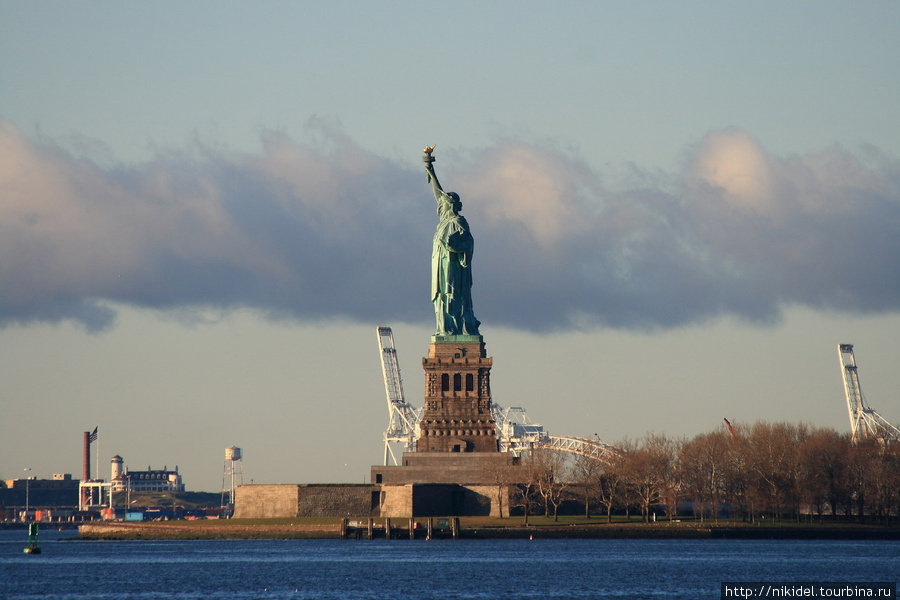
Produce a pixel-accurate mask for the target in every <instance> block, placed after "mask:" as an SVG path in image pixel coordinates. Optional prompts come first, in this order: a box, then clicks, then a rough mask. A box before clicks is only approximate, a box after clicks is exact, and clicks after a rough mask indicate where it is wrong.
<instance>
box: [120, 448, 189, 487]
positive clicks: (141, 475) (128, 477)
mask: <svg viewBox="0 0 900 600" xmlns="http://www.w3.org/2000/svg"><path fill="white" fill-rule="evenodd" d="M110 462H111V463H112V473H111V475H112V476H111V478H110V481H111V482H112V491H114V492H124V491H128V490H130V491H132V492H183V491H184V482H183V481H182V480H181V475H179V474H178V466H177V465H176V466H175V470H174V471H169V470H168V468H167V467H163V468H162V469H151V468H150V467H149V466H148V467H147V470H146V471H130V470H129V469H128V467H127V466H125V461H124V460H123V459H122V457H121V456H119V455H118V454H117V455H115V456H113V457H112V460H111V461H110Z"/></svg>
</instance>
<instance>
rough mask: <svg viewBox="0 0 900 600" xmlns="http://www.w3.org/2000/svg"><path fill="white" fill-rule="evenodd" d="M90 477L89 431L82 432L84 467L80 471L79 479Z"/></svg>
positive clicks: (86, 479)
mask: <svg viewBox="0 0 900 600" xmlns="http://www.w3.org/2000/svg"><path fill="white" fill-rule="evenodd" d="M90 478H91V432H90V431H85V432H84V469H83V470H82V472H81V480H82V481H88V480H90Z"/></svg>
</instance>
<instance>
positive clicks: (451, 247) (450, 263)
mask: <svg viewBox="0 0 900 600" xmlns="http://www.w3.org/2000/svg"><path fill="white" fill-rule="evenodd" d="M433 151H434V146H431V147H428V148H425V156H424V157H423V158H422V161H423V162H424V163H425V172H426V173H427V179H428V182H429V183H431V186H432V188H433V189H434V199H435V200H436V201H437V213H438V216H439V217H440V222H439V223H438V226H437V229H436V230H435V232H434V246H433V247H432V251H431V301H432V302H434V314H435V318H436V321H437V332H436V333H435V336H436V337H443V336H457V337H458V336H478V335H480V334H479V333H478V326H479V325H481V323H480V322H479V321H478V319H476V318H475V313H474V311H473V310H472V252H473V250H474V248H475V240H474V239H473V238H472V232H471V231H470V230H469V223H468V222H466V219H465V217H463V216H462V215H460V214H459V211H460V210H461V209H462V202H460V201H459V196H458V195H457V194H455V193H454V192H449V193H448V192H445V191H444V190H443V188H441V184H440V183H439V182H438V178H437V175H435V174H434V157H433V156H431V153H432V152H433Z"/></svg>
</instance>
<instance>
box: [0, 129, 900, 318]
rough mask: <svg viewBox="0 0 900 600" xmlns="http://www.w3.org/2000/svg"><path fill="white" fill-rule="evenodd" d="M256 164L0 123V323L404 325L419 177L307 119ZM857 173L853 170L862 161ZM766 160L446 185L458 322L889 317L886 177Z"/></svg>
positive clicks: (741, 142)
mask: <svg viewBox="0 0 900 600" xmlns="http://www.w3.org/2000/svg"><path fill="white" fill-rule="evenodd" d="M310 137H311V138H312V140H313V141H311V142H306V143H299V142H296V141H294V140H292V139H289V138H288V137H286V136H284V135H280V134H267V136H266V137H265V139H264V151H263V152H262V153H261V154H259V155H253V156H236V157H235V156H228V155H225V154H223V153H221V152H216V151H211V150H208V149H207V150H204V151H203V152H201V153H195V154H187V153H184V154H179V155H172V154H165V153H160V154H159V155H158V156H157V158H156V159H155V160H153V161H152V162H149V163H145V164H138V165H128V166H113V167H103V166H100V165H99V164H96V163H94V162H92V161H90V160H88V159H85V158H78V157H74V156H72V155H70V154H68V153H66V152H64V151H62V150H61V149H60V148H59V147H57V146H56V145H54V144H53V143H52V142H48V141H46V140H41V141H34V140H30V139H28V138H26V137H25V136H23V135H22V133H21V132H20V131H19V130H18V128H17V127H16V126H15V125H13V124H11V123H8V122H6V123H2V125H0V164H2V165H4V166H3V169H2V170H0V234H2V235H0V324H5V323H12V322H16V323H29V322H37V321H59V320H66V319H70V320H75V321H78V322H81V323H82V324H84V325H85V326H86V327H87V328H89V329H92V330H102V329H103V328H104V327H108V326H110V325H111V324H112V323H113V322H114V319H115V313H114V312H113V311H112V310H111V309H109V308H108V306H109V305H110V303H124V304H130V305H134V306H138V307H150V308H156V309H160V310H180V311H185V310H187V311H192V310H195V311H201V310H204V309H211V310H214V311H227V310H230V309H233V308H236V307H249V308H253V309H257V310H259V311H261V312H263V313H265V314H270V315H277V316H280V317H284V316H290V317H293V318H297V319H301V320H306V321H316V320H321V319H348V320H352V321H358V322H368V323H373V322H376V321H378V322H380V321H382V320H385V319H390V320H392V321H394V322H397V321H407V322H425V321H427V320H428V319H430V315H431V311H430V307H429V306H428V299H427V286H428V283H427V282H428V277H429V275H428V261H429V257H430V243H431V234H432V231H433V228H434V225H435V220H436V217H435V216H434V206H433V200H432V199H431V193H430V189H429V187H428V186H427V184H426V183H425V182H424V177H423V174H422V173H421V172H420V171H419V168H420V167H419V165H400V164H396V163H393V162H391V161H388V160H386V159H383V158H380V157H378V156H376V155H373V154H372V153H369V152H366V151H364V150H362V149H361V148H359V147H358V146H357V145H355V144H354V143H353V142H352V140H350V139H349V137H348V136H346V135H345V134H344V133H343V132H341V131H340V130H339V128H335V127H334V126H332V125H330V124H327V123H325V124H323V123H321V122H314V123H313V124H312V129H311V132H310ZM867 158H870V157H867ZM877 159H878V160H877V161H872V160H869V161H868V162H870V163H874V164H875V166H867V163H864V162H863V161H862V160H861V159H859V158H857V157H855V156H854V155H852V154H850V153H849V152H846V151H845V150H842V149H839V148H834V149H831V150H829V151H827V152H823V153H820V154H815V155H808V156H801V157H791V158H788V159H781V158H777V157H774V156H772V155H770V154H769V153H768V152H767V151H766V150H765V149H764V148H763V147H762V146H761V145H760V144H759V143H758V142H757V141H755V140H754V139H753V138H752V137H751V136H749V135H748V134H747V133H745V132H742V131H739V130H728V131H721V132H711V133H710V134H708V135H707V136H706V137H705V138H704V139H703V140H701V141H700V142H699V143H698V144H696V146H695V147H694V148H693V156H692V158H691V160H689V161H688V166H687V168H686V169H685V171H684V173H672V174H655V175H654V176H653V177H650V176H646V175H641V173H640V171H639V170H637V171H636V173H637V176H636V177H632V178H631V179H630V181H631V182H632V184H631V185H629V186H628V189H622V188H619V189H610V188H608V187H604V185H602V184H601V176H600V175H599V174H598V173H596V172H595V171H592V170H591V169H590V168H588V167H587V166H586V165H585V164H584V163H583V162H582V161H580V160H578V159H577V158H572V157H571V156H566V155H563V154H561V153H559V152H556V151H554V150H551V149H548V148H544V147H540V146H537V145H533V144H525V143H521V142H519V143H509V142H507V143H505V144H503V145H502V146H496V147H492V148H487V149H484V150H481V151H478V152H473V153H472V155H471V156H470V162H465V161H460V162H459V164H458V165H454V167H455V168H456V170H455V171H454V172H451V173H450V174H449V175H445V174H444V172H443V171H442V170H440V169H439V171H440V172H439V175H440V176H441V181H442V184H443V185H444V187H445V188H446V189H450V190H454V191H457V192H458V193H459V194H460V195H461V196H462V200H463V203H464V208H463V213H464V214H465V215H466V216H467V218H468V219H469V221H470V223H471V224H472V227H473V231H474V233H475V237H476V253H475V262H474V265H475V266H474V269H475V286H476V287H475V289H474V290H473V296H474V300H475V308H476V313H477V314H478V316H479V318H480V319H481V320H482V321H483V322H485V323H490V324H496V325H507V326H511V327H517V328H522V329H529V330H547V329H578V328H584V327H590V326H609V327H616V328H660V327H661V328H665V327H673V326H679V325H684V324H689V323H693V322H700V321H704V320H708V319H711V318H715V317H717V316H719V315H723V314H733V315H737V316H739V317H743V318H746V319H749V320H753V321H758V322H771V321H772V320H775V319H777V318H778V316H779V315H780V312H781V310H782V309H783V307H785V306H788V305H793V304H798V305H806V306H811V307H815V308H839V309H842V310H851V311H859V312H867V311H871V312H877V311H892V312H893V311H896V310H897V309H898V307H900V294H898V292H900V289H898V288H900V268H898V266H897V264H896V257H897V256H900V183H898V182H900V167H898V164H897V162H896V161H892V160H890V159H888V158H886V157H884V156H877Z"/></svg>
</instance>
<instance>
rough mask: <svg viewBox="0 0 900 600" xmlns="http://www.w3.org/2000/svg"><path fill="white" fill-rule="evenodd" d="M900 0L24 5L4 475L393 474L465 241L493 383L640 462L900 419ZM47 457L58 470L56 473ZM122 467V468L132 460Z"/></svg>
mask: <svg viewBox="0 0 900 600" xmlns="http://www.w3.org/2000/svg"><path fill="white" fill-rule="evenodd" d="M898 34H900V4H898V3H894V2H865V1H864V2H854V3H839V2H812V1H809V2H807V1H798V2H792V3H783V2H770V1H758V2H711V1H710V2H706V1H698V2H641V1H638V2H604V1H597V2H582V1H561V2H553V3H549V2H530V1H517V2H509V1H497V2H489V3H484V2H442V3H410V2H393V1H385V2H348V1H335V2H327V3H326V2H286V1H285V2H280V1H264V2H227V1H226V2H219V1H217V2H204V1H194V2H186V3H185V2H174V1H162V2H141V1H137V2H128V3H118V2H108V1H102V2H101V1H90V0H86V1H83V2H77V3H76V2H60V1H54V0H48V1H45V2H39V3H38V2H28V1H10V0H0V411H2V418H0V478H4V479H12V478H16V477H21V476H22V475H23V473H27V474H30V475H33V476H36V477H38V478H49V477H51V476H52V474H54V473H72V474H73V476H74V477H80V474H81V444H82V434H83V432H84V431H89V430H93V429H94V427H98V433H99V440H98V442H97V443H96V444H95V448H94V449H93V451H92V454H93V453H96V454H93V455H92V460H93V461H94V462H95V468H96V463H97V460H98V457H99V464H100V471H99V475H100V476H102V477H107V478H108V477H109V460H110V458H111V457H112V456H113V455H114V454H118V455H121V456H122V457H123V458H124V460H125V463H126V465H127V466H128V467H129V468H130V469H132V470H140V469H144V468H147V467H148V466H151V467H153V468H162V467H164V466H165V467H168V468H170V469H171V468H174V467H175V466H176V465H177V466H178V468H179V472H180V473H181V474H182V476H183V478H184V481H185V484H186V487H187V488H188V489H190V490H197V491H213V492H218V491H220V490H221V489H222V479H223V478H222V475H223V472H224V468H223V467H224V452H225V448H226V447H228V446H232V445H235V446H239V447H241V448H242V450H243V461H242V463H243V464H242V467H243V475H244V481H245V482H247V483H249V482H250V481H253V482H254V483H301V482H309V483H316V482H322V483H327V482H348V483H362V482H364V481H367V479H368V475H369V468H370V466H371V465H373V464H380V463H381V461H382V456H383V442H382V435H383V432H384V429H385V428H386V427H387V424H388V411H387V405H386V399H385V394H384V385H383V382H382V375H381V364H380V359H379V355H378V342H377V336H376V333H375V328H376V326H379V325H387V326H391V327H393V331H394V338H395V342H396V346H397V351H398V356H399V361H400V367H401V372H402V375H403V381H404V389H405V392H406V396H407V398H408V400H409V401H410V402H411V403H412V404H414V405H416V406H421V404H422V397H423V394H424V377H423V372H422V371H421V363H420V360H421V357H423V356H425V355H426V353H427V350H428V343H429V341H430V335H431V334H432V333H433V328H434V313H433V307H432V305H431V302H430V298H429V292H428V290H429V286H430V256H431V255H430V251H431V236H432V235H433V232H434V227H435V225H436V223H437V216H436V213H435V207H434V198H433V196H432V194H431V187H430V185H429V184H428V183H427V182H426V180H425V174H424V169H423V165H422V162H421V160H420V158H421V155H422V148H424V147H425V146H426V145H432V144H436V146H437V148H436V150H435V153H434V156H435V157H436V159H437V162H436V163H435V168H436V171H437V173H438V176H439V177H440V180H441V183H442V184H443V186H444V188H445V189H447V190H453V191H456V192H457V193H459V195H460V196H461V199H462V202H463V209H462V214H463V215H464V216H465V217H466V218H467V220H468V222H469V224H470V225H471V227H472V231H473V235H474V237H475V255H474V260H473V277H474V285H473V290H472V296H473V302H474V307H475V313H476V315H477V317H478V318H479V319H480V320H481V322H482V327H481V333H482V334H483V335H484V339H485V342H486V345H487V346H486V347H487V351H488V354H489V355H490V356H492V357H493V359H494V367H493V370H492V380H491V384H492V394H493V399H494V401H495V402H496V403H497V404H499V405H501V406H522V407H524V408H525V409H526V410H527V412H528V415H529V417H530V418H531V419H532V420H533V421H536V422H539V423H541V424H543V425H544V427H545V429H546V430H548V431H549V432H550V433H552V434H555V435H569V436H580V437H592V436H594V435H598V436H599V437H600V438H601V439H603V440H604V441H606V442H610V443H615V442H617V441H622V440H625V439H636V438H640V437H641V436H643V435H645V434H646V433H648V432H657V433H665V434H667V435H670V436H673V437H679V436H693V435H696V434H698V433H702V432H706V431H709V430H711V429H714V428H717V427H721V426H722V419H723V417H727V418H728V419H729V420H731V421H732V422H746V423H752V422H753V421H756V420H766V421H789V422H805V423H809V424H811V425H815V426H822V427H832V428H835V429H837V430H839V431H847V430H848V429H849V422H848V418H847V409H846V404H845V401H844V394H843V387H842V381H841V373H840V362H839V355H838V351H837V345H838V344H839V343H852V344H854V346H855V350H856V358H857V362H858V364H859V374H860V382H861V386H862V388H863V393H864V395H865V397H866V399H867V401H868V403H869V404H870V405H871V406H872V407H873V408H875V409H876V410H877V411H878V412H879V413H881V414H882V416H884V417H885V418H887V419H888V420H889V421H891V422H894V423H896V422H898V421H900V394H898V392H897V390H898V389H900V369H898V368H897V359H898V356H900V261H898V258H900V113H898V111H897V106H900V60H898V59H897V57H898V56H900V35H898ZM24 469H31V471H28V472H26V471H24ZM94 473H95V475H96V474H97V471H96V470H95V471H94Z"/></svg>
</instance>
